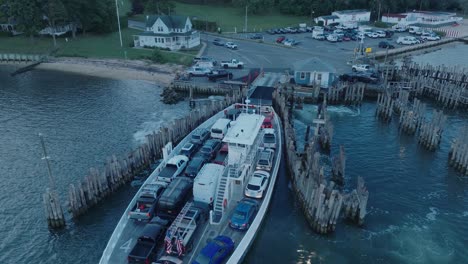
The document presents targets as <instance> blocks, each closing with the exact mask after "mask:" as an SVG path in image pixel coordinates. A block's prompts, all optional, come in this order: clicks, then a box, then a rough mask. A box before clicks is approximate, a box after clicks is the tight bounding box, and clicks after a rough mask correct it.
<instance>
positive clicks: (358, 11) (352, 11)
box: [334, 9, 370, 15]
mask: <svg viewBox="0 0 468 264" xmlns="http://www.w3.org/2000/svg"><path fill="white" fill-rule="evenodd" d="M368 12H370V11H367V10H365V9H352V10H340V11H335V12H334V13H337V14H340V15H345V14H346V15H349V14H360V13H368Z"/></svg>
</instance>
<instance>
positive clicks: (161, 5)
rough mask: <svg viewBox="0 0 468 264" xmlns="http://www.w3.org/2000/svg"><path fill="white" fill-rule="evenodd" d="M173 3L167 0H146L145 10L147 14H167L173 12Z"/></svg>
mask: <svg viewBox="0 0 468 264" xmlns="http://www.w3.org/2000/svg"><path fill="white" fill-rule="evenodd" d="M174 9H175V5H174V3H172V2H171V1H168V0H147V2H146V5H145V11H146V13H147V14H158V15H160V14H167V15H170V14H171V13H174Z"/></svg>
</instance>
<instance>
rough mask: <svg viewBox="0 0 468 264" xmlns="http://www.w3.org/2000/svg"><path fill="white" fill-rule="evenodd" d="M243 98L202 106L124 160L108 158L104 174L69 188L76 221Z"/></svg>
mask: <svg viewBox="0 0 468 264" xmlns="http://www.w3.org/2000/svg"><path fill="white" fill-rule="evenodd" d="M240 98H241V95H240V93H233V94H232V95H230V96H227V97H226V98H225V100H220V101H216V102H215V101H213V102H212V103H211V104H207V105H203V106H200V107H199V108H198V109H195V110H193V111H191V112H190V114H189V115H188V116H186V117H185V118H179V119H176V120H174V121H172V122H171V123H170V124H168V125H167V126H166V127H162V128H160V129H159V131H157V132H156V131H153V132H152V133H150V134H148V135H146V142H145V143H144V144H142V145H140V146H139V147H138V148H136V149H135V150H133V151H131V152H130V153H129V154H128V155H126V156H125V157H124V158H123V159H120V160H119V159H118V158H117V157H116V156H115V155H113V156H112V157H109V158H108V159H107V162H106V163H105V166H104V169H103V171H101V172H100V171H99V170H97V169H95V168H91V169H90V173H89V174H88V175H87V176H85V177H84V179H83V180H82V181H79V182H78V183H77V184H70V186H69V192H68V208H69V211H70V212H71V214H72V216H73V218H77V217H79V216H80V215H82V214H84V213H85V212H86V211H87V210H88V209H89V208H91V207H92V206H94V205H95V204H97V203H98V202H99V201H101V200H102V199H104V198H105V197H107V196H108V195H109V194H110V193H112V192H114V191H115V190H117V189H118V188H119V187H120V186H122V185H124V184H125V183H127V182H129V181H130V180H132V179H133V177H134V176H135V175H137V174H140V173H146V174H147V173H149V171H148V172H145V170H147V169H148V168H149V167H150V165H151V164H152V163H153V162H155V161H156V160H157V159H159V158H161V157H162V148H163V147H164V146H165V145H166V144H167V143H168V142H174V143H177V142H179V141H180V140H182V139H183V138H184V137H185V135H187V134H188V133H189V132H191V131H192V130H193V129H194V128H195V127H197V126H198V125H199V124H201V123H202V122H204V121H205V120H206V119H208V118H209V117H211V116H212V115H213V114H216V113H217V112H219V111H221V110H222V109H224V108H225V107H227V106H229V105H231V104H233V103H235V102H237V101H238V100H239V99H240ZM48 215H49V214H48ZM48 219H49V218H48Z"/></svg>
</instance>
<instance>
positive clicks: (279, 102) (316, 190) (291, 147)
mask: <svg viewBox="0 0 468 264" xmlns="http://www.w3.org/2000/svg"><path fill="white" fill-rule="evenodd" d="M273 102H274V107H275V109H276V111H277V113H278V114H279V115H280V117H281V119H282V121H283V126H284V135H285V140H284V141H285V146H286V148H285V149H286V161H287V167H288V170H289V172H290V176H291V179H292V186H293V190H294V192H295V195H296V197H297V199H298V200H299V203H300V204H301V207H302V209H303V211H304V215H305V217H306V219H307V221H308V222H309V225H310V226H311V227H312V229H313V230H314V231H315V232H317V233H320V234H326V233H330V232H333V231H334V230H335V228H336V223H337V221H338V218H339V217H340V214H341V212H342V209H343V205H345V204H344V196H343V194H342V193H341V191H340V190H338V189H336V184H335V182H334V181H327V180H326V179H325V175H324V168H323V166H322V165H321V164H320V158H321V154H320V153H319V152H318V151H317V150H318V148H319V147H318V142H319V140H320V137H319V135H318V134H314V136H312V137H311V139H310V140H309V141H308V142H307V143H306V144H305V145H306V147H305V150H304V152H303V153H301V154H300V153H298V152H297V147H296V135H295V131H294V128H293V126H292V124H291V120H292V116H291V112H290V111H289V109H288V106H287V99H286V95H285V94H282V93H280V92H279V89H277V90H275V92H274V93H273ZM323 106H325V108H323V109H320V110H319V113H318V114H319V115H322V114H323V115H325V116H326V99H325V100H324V104H323ZM319 120H321V121H322V122H318V121H317V120H316V121H317V122H316V123H318V124H319V123H323V119H319ZM339 159H340V160H341V164H340V166H337V167H336V168H337V169H336V170H337V171H338V170H339V171H340V172H341V174H342V175H344V165H345V164H344V159H345V157H344V149H341V151H340V158H339ZM355 192H356V193H357V194H360V193H362V192H361V191H357V190H356V191H355ZM359 197H360V196H359ZM348 200H349V201H350V202H355V201H359V203H358V206H356V208H357V209H355V211H356V212H357V213H359V217H360V218H358V219H361V221H360V222H359V221H358V223H362V222H363V219H364V217H365V208H366V205H367V199H366V200H365V202H364V199H363V198H362V197H361V200H356V199H348ZM348 207H350V208H351V206H348Z"/></svg>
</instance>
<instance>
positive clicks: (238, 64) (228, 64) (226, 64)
mask: <svg viewBox="0 0 468 264" xmlns="http://www.w3.org/2000/svg"><path fill="white" fill-rule="evenodd" d="M219 66H220V67H223V68H225V69H227V68H238V69H242V68H243V67H244V62H242V61H238V60H236V59H230V60H228V61H221V63H220V65H219Z"/></svg>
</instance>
